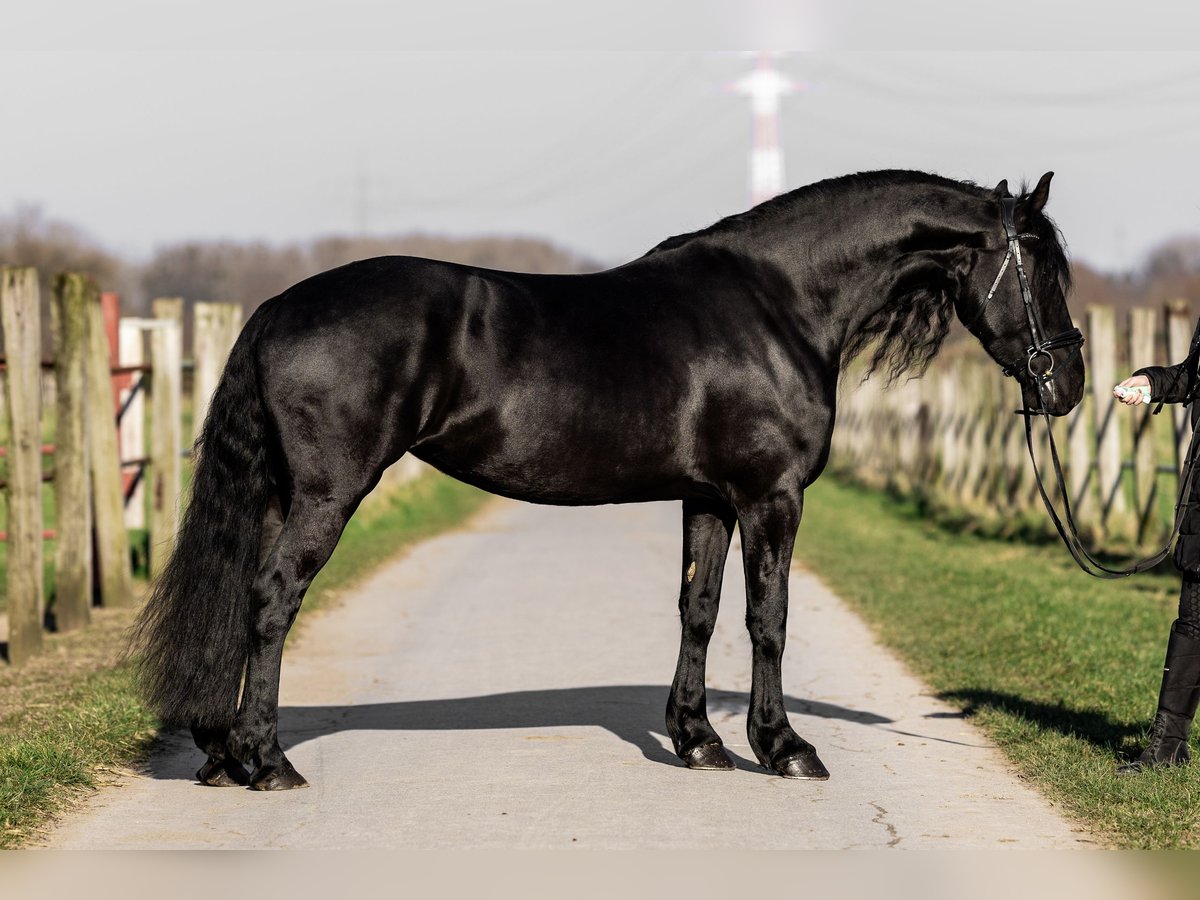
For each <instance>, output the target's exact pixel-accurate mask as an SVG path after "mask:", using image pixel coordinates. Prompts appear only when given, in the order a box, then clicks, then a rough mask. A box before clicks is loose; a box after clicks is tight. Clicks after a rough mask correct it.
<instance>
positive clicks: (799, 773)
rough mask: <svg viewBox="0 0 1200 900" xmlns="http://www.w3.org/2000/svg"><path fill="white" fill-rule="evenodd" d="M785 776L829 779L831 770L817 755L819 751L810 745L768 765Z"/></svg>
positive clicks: (806, 779) (820, 779)
mask: <svg viewBox="0 0 1200 900" xmlns="http://www.w3.org/2000/svg"><path fill="white" fill-rule="evenodd" d="M767 768H769V769H772V770H773V771H775V772H776V773H778V774H779V775H782V776H783V777H784V778H796V779H801V780H804V781H828V780H829V770H828V769H826V768H825V764H824V763H822V762H821V760H820V758H819V757H818V756H817V751H816V750H814V749H812V748H811V747H809V748H808V749H807V750H801V751H800V752H799V753H796V754H794V755H792V756H788V757H785V758H783V759H780V760H777V761H776V762H775V763H774V765H771V766H768V767H767Z"/></svg>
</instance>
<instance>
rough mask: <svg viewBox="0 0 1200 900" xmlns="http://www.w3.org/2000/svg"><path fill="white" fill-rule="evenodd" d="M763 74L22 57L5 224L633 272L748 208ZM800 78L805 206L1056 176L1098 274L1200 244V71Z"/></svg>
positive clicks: (9, 110) (867, 67) (666, 59)
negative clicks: (570, 258)
mask: <svg viewBox="0 0 1200 900" xmlns="http://www.w3.org/2000/svg"><path fill="white" fill-rule="evenodd" d="M97 8H98V7H97ZM989 8H991V9H993V11H995V9H996V7H989ZM1188 15H1189V16H1190V17H1191V18H1193V19H1194V18H1195V15H1194V14H1191V13H1189V14H1188ZM84 24H86V23H84ZM1169 24H1170V23H1165V25H1167V26H1169ZM1190 24H1194V23H1189V25H1190ZM1169 31H1170V29H1169V27H1168V28H1166V29H1165V31H1164V33H1169ZM136 43H137V42H136V41H134V42H132V44H131V46H132V45H134V44H136ZM234 43H236V42H234ZM993 43H994V42H993ZM63 45H64V46H71V45H72V41H71V40H66V41H65V42H64V44H63ZM958 45H959V46H961V42H959V43H958ZM751 65H752V60H750V59H749V58H747V57H744V56H741V55H737V54H733V53H721V52H717V51H712V50H694V51H646V50H642V51H636V52H632V51H596V50H586V49H585V50H580V49H573V50H570V51H560V52H553V51H547V50H536V49H535V50H507V51H480V50H467V51H459V52H448V51H426V52H421V51H415V50H407V51H369V52H368V51H352V50H344V49H343V50H321V49H316V48H309V49H303V50H296V51H276V50H270V51H263V50H259V51H254V50H235V51H213V50H205V49H197V48H195V47H192V48H191V49H180V48H178V47H177V48H173V49H166V50H130V49H119V48H118V49H111V48H110V49H108V50H105V51H104V52H83V51H40V52H12V51H6V52H3V53H0V85H4V88H3V91H4V101H5V102H4V109H5V112H6V115H7V117H8V122H9V123H10V125H9V127H8V128H6V129H5V131H6V137H5V139H4V140H3V141H0V173H3V176H2V177H0V212H11V211H12V210H13V209H14V208H16V206H17V205H18V204H27V205H39V206H41V207H42V208H43V209H44V211H45V213H46V215H48V216H50V217H54V218H60V219H64V220H68V221H71V222H74V223H77V224H79V225H80V226H82V227H84V228H85V229H86V230H87V231H88V232H89V233H90V234H91V235H92V236H94V237H95V238H96V239H98V240H99V241H100V242H101V243H103V244H105V245H106V246H108V247H110V248H112V249H114V250H117V251H119V252H124V253H128V254H131V255H135V256H142V255H145V254H147V253H148V252H149V251H150V250H151V249H152V248H153V247H154V246H155V245H158V244H163V243H168V242H172V241H177V240H181V239H185V238H190V237H198V238H216V237H233V238H264V239H268V240H271V241H283V240H290V239H295V238H307V237H311V236H315V235H321V234H329V233H336V232H341V233H345V232H357V231H358V230H359V229H360V228H362V227H364V226H365V228H366V230H367V231H368V232H369V233H374V234H382V233H395V232H406V231H411V230H424V231H431V232H440V233H449V234H464V235H465V234H490V233H504V234H509V233H513V234H523V235H532V236H540V237H546V238H549V239H551V240H553V241H556V242H558V243H560V244H562V245H564V246H566V247H568V248H571V249H574V250H577V251H579V252H582V253H585V254H588V255H590V256H593V257H595V258H597V259H599V260H601V261H602V262H607V263H615V262H620V261H623V260H624V259H627V258H629V257H631V256H633V255H635V254H638V253H640V252H642V251H643V250H645V249H646V248H648V247H649V246H651V245H652V244H654V243H655V242H657V241H658V240H660V239H661V238H663V237H665V236H666V235H668V234H672V233H677V232H680V231H685V230H690V229H693V228H697V227H700V226H702V225H705V224H707V223H709V222H711V221H713V220H714V219H717V218H719V217H721V216H724V215H728V214H730V213H734V212H737V211H739V210H741V209H743V208H745V206H746V205H747V203H748V189H747V153H748V150H749V145H750V111H749V104H748V102H747V100H746V99H745V98H743V97H740V96H737V95H735V94H731V93H728V92H726V91H725V86H726V85H727V84H728V83H729V82H731V81H732V80H733V79H734V78H736V77H737V76H738V75H739V74H740V73H742V72H744V71H746V70H747V69H749V68H750V66H751ZM778 65H779V67H780V68H781V69H782V70H784V71H785V72H787V73H788V74H789V75H791V76H792V77H794V78H795V79H797V80H798V81H802V82H805V83H807V89H806V90H805V91H803V92H801V93H797V94H795V95H793V96H791V97H789V98H787V99H786V100H785V101H784V146H785V152H786V159H787V183H788V186H789V187H796V186H799V185H801V184H806V183H808V182H811V181H814V180H817V179H820V178H825V177H829V176H834V175H839V174H843V173H846V172H853V171H859V170H865V169H874V168H894V167H900V168H918V169H924V170H929V171H935V172H939V173H941V174H944V175H948V176H952V177H957V178H970V179H972V180H976V181H979V182H982V183H986V184H993V183H995V182H996V181H998V180H999V179H1001V178H1007V179H1009V182H1010V184H1012V185H1013V186H1016V184H1017V183H1019V182H1020V181H1021V180H1022V179H1029V180H1035V179H1036V178H1037V177H1038V176H1040V175H1041V174H1042V172H1044V171H1046V170H1047V169H1053V170H1054V171H1055V172H1056V176H1055V181H1054V187H1053V190H1052V193H1051V201H1050V207H1049V211H1050V212H1051V214H1052V215H1053V216H1055V218H1056V219H1057V220H1058V222H1059V225H1060V226H1061V227H1062V229H1063V232H1064V234H1065V235H1066V238H1067V241H1068V243H1069V245H1070V247H1071V249H1072V251H1073V254H1074V255H1075V256H1076V257H1077V258H1082V259H1085V260H1087V261H1088V262H1090V263H1092V264H1094V265H1097V266H1099V267H1101V268H1105V269H1120V268H1123V267H1127V266H1129V265H1132V264H1134V263H1136V262H1137V261H1138V260H1139V259H1140V258H1141V257H1142V256H1143V255H1144V253H1145V252H1146V250H1147V249H1148V248H1150V247H1151V246H1153V245H1154V244H1155V243H1157V242H1159V241H1161V240H1163V239H1164V238H1167V237H1170V236H1173V235H1177V234H1184V233H1195V234H1200V179H1198V178H1197V168H1198V167H1197V163H1198V162H1200V152H1198V151H1200V54H1197V53H1194V52H1161V51H1158V52H1145V51H1143V52H1117V51H1112V50H1109V51H1104V52H1061V51H1053V52H1051V51H1040V52H1023V53H1009V52H995V51H992V52H980V51H971V52H955V53H950V52H940V51H933V50H920V51H906V52H882V51H869V52H867V51H847V50H841V49H836V48H826V49H823V50H822V49H816V50H810V51H806V52H795V53H793V54H791V55H788V56H786V57H784V58H783V59H781V60H780V61H779V63H778ZM13 123H19V125H14V124H13ZM16 135H19V137H16Z"/></svg>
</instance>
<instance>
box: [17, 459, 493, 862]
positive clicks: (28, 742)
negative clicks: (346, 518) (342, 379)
mask: <svg viewBox="0 0 1200 900" xmlns="http://www.w3.org/2000/svg"><path fill="white" fill-rule="evenodd" d="M486 497H487V495H486V494H484V493H483V492H481V491H478V490H476V489H474V488H471V487H468V486H467V485H464V484H461V483H459V482H456V481H453V480H451V479H449V478H447V477H445V476H442V475H437V474H432V475H427V476H424V477H422V478H420V479H418V480H417V481H415V482H411V483H409V484H407V485H402V486H400V487H397V488H392V489H390V490H382V491H379V492H377V493H376V494H374V495H372V496H371V497H369V498H368V499H367V501H366V502H365V503H364V504H363V506H362V508H361V509H360V510H359V512H358V514H356V515H355V517H354V518H353V519H352V520H351V521H350V524H349V525H348V526H347V528H346V531H345V533H344V534H343V536H342V539H341V542H340V543H339V544H338V548H337V550H336V551H335V552H334V554H333V557H332V558H331V559H330V561H329V562H328V563H327V564H326V566H325V568H324V569H323V570H322V572H321V574H320V576H319V577H318V579H317V580H316V581H315V582H314V583H313V586H312V588H311V589H310V591H309V594H308V596H307V597H306V598H305V601H304V606H303V607H302V610H301V618H300V621H299V622H298V624H299V625H303V622H304V618H305V615H306V613H310V612H311V611H312V610H313V609H316V608H320V607H322V606H326V605H328V604H329V603H330V602H331V600H332V599H333V598H335V597H336V596H337V594H338V593H339V592H340V591H344V590H345V589H346V588H347V587H348V586H350V585H352V584H353V583H354V582H356V581H357V580H358V579H360V578H362V577H365V576H366V575H368V574H369V573H370V572H371V571H372V570H373V569H374V568H375V567H376V566H378V565H379V564H380V563H381V562H384V561H385V560H387V559H389V558H390V557H393V556H395V555H396V553H398V552H399V551H400V549H401V548H403V547H404V546H405V545H407V544H410V543H412V542H413V541H416V540H419V539H420V538H423V537H427V536H429V535H431V534H434V533H436V532H438V531H443V530H445V529H447V528H451V527H453V526H455V525H457V524H459V523H461V522H462V521H463V520H464V519H465V518H466V517H467V516H468V515H470V514H471V513H472V512H473V511H474V510H476V509H478V508H479V506H480V505H482V503H483V501H484V499H485V498H486ZM133 614H134V611H133V610H105V609H101V610H95V611H94V613H93V615H94V619H93V623H92V624H91V625H90V626H89V627H88V628H84V629H81V630H79V631H76V632H73V633H71V634H65V635H55V634H52V635H48V636H47V645H48V646H47V648H46V652H45V653H44V654H43V655H42V656H40V657H38V658H36V659H35V660H33V661H32V662H31V663H29V664H28V665H27V666H25V667H23V668H21V669H15V670H14V669H9V668H0V848H9V847H17V846H21V845H22V844H25V843H27V842H28V841H30V840H31V839H33V838H35V837H36V836H37V835H38V834H39V833H40V832H41V831H42V830H43V829H44V828H45V827H46V825H47V824H48V822H49V821H51V820H52V818H53V817H54V816H55V815H56V814H58V813H59V812H61V811H62V810H64V809H65V808H67V807H69V806H70V805H71V803H72V802H73V801H74V799H75V798H77V797H79V796H81V795H83V794H85V793H87V792H88V791H90V790H92V789H94V788H95V787H96V786H97V785H98V784H100V783H102V782H103V780H104V779H105V776H106V774H107V773H109V772H111V771H112V770H115V769H118V768H121V767H124V766H128V765H130V764H131V763H133V762H135V761H136V760H137V759H138V758H139V757H142V756H143V755H144V754H145V753H146V752H147V751H148V749H149V748H150V746H151V743H152V741H153V739H154V734H155V728H156V723H155V721H154V718H153V716H152V715H151V714H150V712H149V711H148V710H147V709H146V708H145V707H144V706H143V705H142V703H141V702H140V700H139V698H138V695H137V692H136V690H135V687H134V683H133V673H132V670H131V667H130V665H129V664H128V663H127V662H125V661H122V660H121V659H120V655H121V651H122V650H123V648H124V642H125V641H124V634H125V629H126V628H127V627H128V625H129V623H130V622H131V620H132V617H133ZM294 631H295V629H294V630H293V632H294Z"/></svg>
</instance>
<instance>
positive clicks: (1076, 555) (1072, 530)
mask: <svg viewBox="0 0 1200 900" xmlns="http://www.w3.org/2000/svg"><path fill="white" fill-rule="evenodd" d="M1016 202H1017V201H1016V199H1015V198H1012V197H1005V198H1002V199H1001V201H1000V208H1001V214H1002V217H1003V222H1004V233H1005V237H1006V239H1007V241H1008V251H1007V252H1006V253H1005V255H1004V263H1003V264H1002V265H1001V266H1000V271H999V273H998V274H997V275H996V280H995V281H994V282H993V283H992V288H991V290H990V291H988V294H987V298H986V300H985V301H984V303H987V301H988V300H991V299H992V296H993V295H994V294H995V293H996V289H997V287H998V286H999V284H1000V279H1001V278H1003V277H1004V273H1005V271H1006V270H1007V269H1008V264H1009V260H1010V259H1013V260H1015V261H1016V272H1017V281H1018V282H1019V284H1020V286H1021V299H1022V301H1023V302H1024V305H1025V316H1026V319H1027V320H1028V322H1029V331H1030V334H1031V336H1032V338H1033V343H1032V344H1030V345H1029V347H1027V348H1026V350H1025V358H1024V359H1023V360H1017V361H1016V362H1014V363H1010V364H1009V365H1006V366H1004V367H1003V372H1004V374H1005V375H1007V376H1012V377H1016V375H1017V373H1018V372H1019V371H1020V369H1021V365H1022V363H1024V365H1025V370H1026V371H1027V372H1028V373H1029V376H1030V378H1031V379H1033V383H1034V387H1035V389H1036V390H1037V395H1038V405H1039V407H1040V408H1039V409H1018V410H1017V411H1016V414H1017V415H1019V416H1022V417H1024V419H1025V445H1026V446H1027V447H1028V448H1029V461H1030V462H1031V463H1032V464H1033V473H1034V477H1035V478H1036V479H1037V486H1038V493H1039V494H1040V495H1041V497H1042V504H1043V505H1044V506H1045V507H1046V512H1047V513H1049V514H1050V519H1051V521H1053V522H1054V527H1055V528H1056V529H1057V530H1058V534H1059V537H1061V538H1062V541H1063V543H1064V544H1065V545H1066V547H1067V550H1068V551H1069V552H1070V554H1071V557H1072V558H1073V559H1074V560H1075V562H1076V563H1077V564H1078V565H1079V568H1081V569H1083V571H1085V572H1087V574H1089V575H1091V576H1093V577H1095V578H1127V577H1128V576H1130V575H1134V574H1136V573H1138V572H1144V571H1146V570H1147V569H1152V568H1154V567H1155V566H1157V565H1158V564H1159V563H1161V562H1162V561H1163V560H1164V559H1166V558H1167V555H1168V554H1169V553H1170V552H1171V545H1172V544H1173V543H1174V541H1175V538H1176V537H1177V536H1178V534H1179V527H1180V525H1181V524H1182V522H1183V513H1184V510H1185V509H1186V507H1187V505H1188V504H1187V498H1188V497H1190V496H1191V487H1192V476H1193V474H1194V472H1195V462H1196V448H1197V441H1196V436H1197V431H1193V433H1192V439H1191V443H1190V444H1189V445H1188V452H1187V460H1186V464H1185V465H1184V469H1183V473H1182V480H1181V484H1180V488H1179V497H1178V499H1177V500H1176V501H1175V516H1174V521H1173V523H1172V527H1171V534H1170V536H1169V537H1168V538H1167V542H1166V545H1165V546H1164V547H1163V548H1162V549H1161V550H1159V551H1158V552H1157V553H1155V554H1154V555H1153V556H1148V557H1146V558H1145V559H1141V560H1138V561H1137V562H1135V563H1133V564H1132V565H1130V566H1128V567H1126V568H1123V569H1111V568H1109V567H1108V566H1105V565H1104V564H1103V563H1101V562H1099V561H1098V560H1097V559H1096V558H1095V557H1094V556H1092V554H1091V553H1089V552H1088V550H1087V548H1086V547H1084V546H1083V541H1082V540H1081V539H1080V537H1079V528H1078V526H1077V525H1076V524H1075V516H1074V514H1073V512H1072V510H1071V500H1070V497H1069V493H1070V492H1069V491H1068V489H1067V483H1066V478H1065V476H1064V475H1063V469H1062V463H1061V461H1060V460H1059V456H1058V445H1057V444H1056V443H1055V441H1054V428H1053V427H1052V423H1051V421H1050V413H1049V412H1048V411H1047V410H1046V397H1045V393H1044V391H1045V386H1046V385H1047V384H1048V383H1049V382H1050V381H1051V380H1052V379H1053V377H1054V357H1053V355H1052V354H1051V351H1052V350H1058V349H1061V348H1064V347H1072V348H1074V351H1075V352H1078V351H1079V349H1080V348H1081V347H1082V345H1083V333H1082V332H1080V330H1079V329H1078V328H1072V329H1070V330H1069V331H1064V332H1062V333H1061V334H1057V335H1055V336H1053V337H1050V338H1047V337H1046V336H1045V335H1046V331H1045V328H1044V327H1043V325H1042V319H1041V316H1040V315H1039V314H1038V311H1037V307H1036V306H1035V305H1034V302H1033V291H1032V290H1030V287H1029V279H1028V278H1027V277H1026V275H1025V266H1024V264H1023V262H1022V260H1021V245H1020V242H1021V240H1022V238H1036V235H1031V234H1018V233H1017V229H1016V226H1015V224H1014V218H1013V216H1014V210H1015V208H1016ZM1194 352H1195V351H1193V354H1194ZM1035 360H1044V361H1045V364H1046V367H1045V369H1043V370H1041V371H1039V370H1038V368H1035V365H1034V362H1035ZM1162 406H1163V402H1162V401H1161V400H1160V401H1159V403H1158V408H1157V409H1155V411H1154V412H1155V413H1158V412H1159V410H1161V409H1162ZM1035 416H1041V417H1042V418H1043V419H1045V421H1046V434H1047V436H1048V438H1049V445H1050V459H1051V461H1052V463H1053V468H1054V478H1055V481H1056V482H1057V483H1058V485H1057V486H1058V496H1059V498H1060V500H1061V501H1062V508H1063V514H1062V517H1061V518H1060V517H1059V514H1058V511H1057V510H1056V509H1055V508H1054V502H1053V501H1052V500H1051V498H1050V495H1049V493H1048V492H1047V491H1046V486H1045V482H1044V479H1043V477H1042V470H1041V467H1039V466H1038V462H1037V455H1036V454H1035V452H1034V449H1033V419H1034V417H1035Z"/></svg>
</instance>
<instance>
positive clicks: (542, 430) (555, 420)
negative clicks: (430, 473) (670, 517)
mask: <svg viewBox="0 0 1200 900" xmlns="http://www.w3.org/2000/svg"><path fill="white" fill-rule="evenodd" d="M624 418H626V417H615V419H614V417H611V416H609V417H604V416H598V415H595V414H594V413H592V412H589V410H588V409H586V408H582V409H581V408H573V409H568V408H567V407H565V406H563V407H559V411H558V413H557V414H554V413H547V412H546V411H545V409H544V408H539V407H538V406H533V407H524V408H522V407H516V408H514V407H513V406H512V405H511V404H510V405H507V406H502V407H501V408H500V409H498V410H497V409H491V410H487V411H481V412H479V413H478V414H476V415H471V416H469V417H466V418H464V419H462V420H461V421H452V422H450V423H447V426H446V427H444V428H442V429H439V433H438V434H436V435H432V436H430V437H428V438H424V439H422V440H420V441H418V442H417V443H416V444H415V445H414V446H413V448H412V452H413V454H414V455H416V456H417V457H419V458H420V459H423V460H425V461H426V462H428V463H430V464H431V465H433V466H435V467H437V468H438V469H441V470H442V471H443V472H446V473H447V474H448V475H452V476H454V477H455V478H458V479H460V480H462V481H466V482H468V483H470V484H474V485H476V486H478V487H481V488H483V489H485V490H488V491H491V492H493V493H496V494H500V495H502V496H506V497H512V498H514V499H518V500H525V501H528V502H531V503H549V504H558V505H590V504H601V503H627V502H637V501H644V500H662V499H675V498H679V497H682V496H689V495H691V493H693V492H694V490H695V485H696V482H697V478H696V473H694V472H693V471H690V467H689V466H688V465H687V463H686V460H684V459H681V458H680V454H679V452H678V442H677V441H675V440H673V439H671V438H670V437H669V435H670V434H671V433H673V432H674V429H670V428H666V429H664V428H662V423H661V421H660V424H659V427H657V428H648V427H645V426H644V425H643V426H640V427H639V425H638V424H637V423H631V422H629V421H622V419H624Z"/></svg>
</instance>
